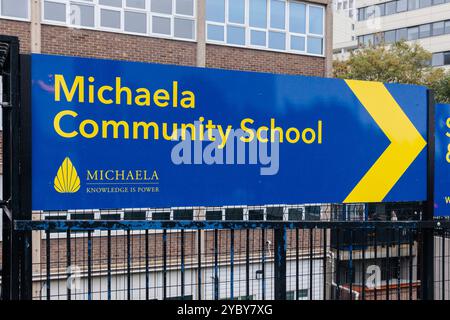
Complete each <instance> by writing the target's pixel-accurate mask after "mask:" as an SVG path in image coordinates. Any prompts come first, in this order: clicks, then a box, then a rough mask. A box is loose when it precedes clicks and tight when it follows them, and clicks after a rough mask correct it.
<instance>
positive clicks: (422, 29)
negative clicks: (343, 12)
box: [335, 0, 450, 67]
mask: <svg viewBox="0 0 450 320" xmlns="http://www.w3.org/2000/svg"><path fill="white" fill-rule="evenodd" d="M356 7H357V21H356V23H355V36H356V38H355V40H354V42H353V43H352V44H351V45H349V46H348V47H347V48H344V50H345V51H349V50H353V48H354V47H355V46H364V45H365V46H367V45H369V44H373V45H377V44H379V43H382V42H384V43H386V44H390V43H394V42H396V41H400V40H406V41H408V42H417V43H419V44H420V45H421V46H423V47H424V48H425V49H426V50H428V51H430V52H431V53H432V54H433V58H432V61H431V63H432V65H433V66H436V67H443V66H444V67H447V66H449V65H450V1H448V0H395V1H379V0H359V1H358V2H357V3H356ZM335 49H341V50H339V51H341V52H342V48H335ZM336 51H337V50H335V53H337V52H336Z"/></svg>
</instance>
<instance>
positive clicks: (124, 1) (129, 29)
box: [0, 0, 196, 40]
mask: <svg viewBox="0 0 450 320" xmlns="http://www.w3.org/2000/svg"><path fill="white" fill-rule="evenodd" d="M0 1H2V2H1V3H2V4H3V1H12V0H0ZM14 1H17V0H14ZM19 1H23V0H19ZM195 4H196V1H195V0H43V1H42V21H43V22H44V23H50V24H60V25H61V24H62V25H68V26H76V27H83V28H90V29H96V30H105V31H111V32H123V33H131V34H138V35H148V36H156V37H169V38H176V39H182V40H195V36H196V24H195V16H196V8H195Z"/></svg>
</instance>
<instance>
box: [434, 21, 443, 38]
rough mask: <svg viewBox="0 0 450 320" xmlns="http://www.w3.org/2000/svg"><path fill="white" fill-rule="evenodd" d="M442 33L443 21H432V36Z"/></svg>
mask: <svg viewBox="0 0 450 320" xmlns="http://www.w3.org/2000/svg"><path fill="white" fill-rule="evenodd" d="M441 34H444V21H439V22H435V23H433V36H439V35H441Z"/></svg>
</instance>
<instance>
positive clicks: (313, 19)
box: [309, 6, 324, 35]
mask: <svg viewBox="0 0 450 320" xmlns="http://www.w3.org/2000/svg"><path fill="white" fill-rule="evenodd" d="M323 11H324V10H323V9H322V8H319V7H312V6H310V7H309V32H310V33H314V34H320V35H322V34H323Z"/></svg>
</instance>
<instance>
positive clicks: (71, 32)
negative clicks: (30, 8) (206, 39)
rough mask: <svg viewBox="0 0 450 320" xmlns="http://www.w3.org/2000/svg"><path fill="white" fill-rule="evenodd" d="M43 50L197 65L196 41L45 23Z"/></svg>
mask: <svg viewBox="0 0 450 320" xmlns="http://www.w3.org/2000/svg"><path fill="white" fill-rule="evenodd" d="M41 32H42V33H41V41H42V44H41V51H42V53H47V54H57V55H71V56H80V57H93V58H105V59H115V60H129V61H143V62H156V63H166V64H180V65H189V66H193V65H195V61H196V58H195V56H196V44H195V43H192V42H186V41H175V40H167V39H159V38H150V37H142V36H134V35H126V34H118V33H112V32H101V31H95V30H80V29H72V28H66V27H57V26H49V25H42V30H41Z"/></svg>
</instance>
